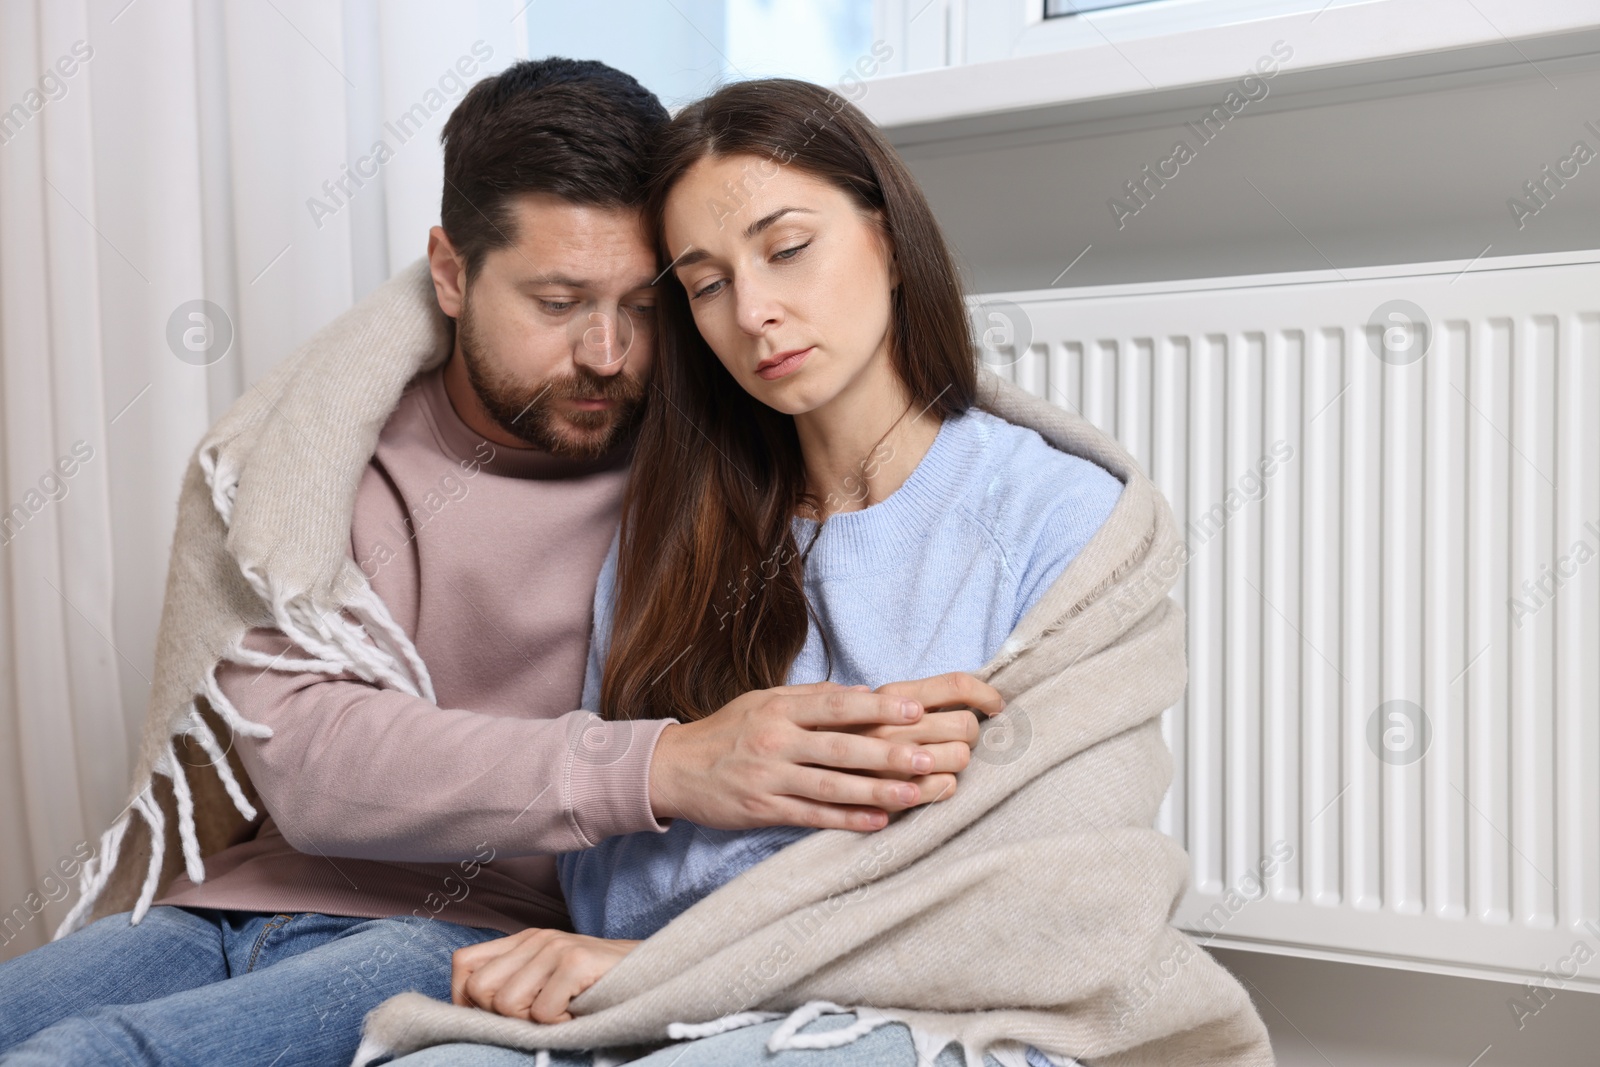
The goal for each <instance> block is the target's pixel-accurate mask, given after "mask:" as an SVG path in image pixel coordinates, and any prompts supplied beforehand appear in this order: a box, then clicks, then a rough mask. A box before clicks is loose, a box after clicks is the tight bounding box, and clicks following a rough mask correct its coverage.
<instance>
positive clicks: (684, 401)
mask: <svg viewBox="0 0 1600 1067" xmlns="http://www.w3.org/2000/svg"><path fill="white" fill-rule="evenodd" d="M745 154H748V155H751V156H754V157H757V158H758V159H759V160H761V161H762V164H763V168H764V169H765V170H766V171H767V173H771V167H772V165H773V164H777V165H782V166H793V167H798V168H799V169H800V170H801V171H804V172H805V173H806V174H808V175H810V176H812V177H816V178H820V179H823V180H825V181H829V182H831V183H832V184H833V185H835V186H836V187H837V188H839V189H840V190H842V191H844V192H845V193H847V194H848V195H849V196H851V197H852V198H853V199H854V200H855V202H856V205H857V206H858V207H859V208H860V209H862V210H863V211H864V212H874V213H876V216H877V218H878V219H880V220H881V225H882V228H883V230H884V232H885V234H886V236H887V237H888V241H889V248H890V249H891V250H892V252H893V255H894V257H895V264H896V267H897V269H898V272H899V284H898V285H897V286H896V287H895V290H894V293H893V314H892V318H891V324H890V345H889V349H890V359H891V362H892V366H893V367H894V369H895V371H896V373H897V374H899V376H900V380H901V381H902V382H904V383H905V386H906V389H907V392H908V393H909V394H910V401H911V406H910V407H909V408H908V410H915V411H919V412H920V411H923V410H927V411H931V412H933V413H935V414H936V415H938V416H939V417H940V418H941V419H942V418H945V417H948V416H950V415H953V414H956V413H959V412H962V411H965V410H967V409H968V408H969V407H971V406H972V404H973V403H974V399H975V396H976V393H977V372H976V360H975V356H974V350H973V348H972V343H971V338H970V335H969V333H968V327H967V317H966V310H965V305H964V304H963V302H962V299H961V287H960V284H959V282H958V280H957V277H956V271H955V266H954V264H953V262H952V260H951V256H950V252H949V249H948V247H947V246H946V244H945V241H944V236H943V235H942V234H941V233H940V230H939V226H938V224H937V223H936V222H935V221H934V217H933V212H932V211H931V210H930V209H929V207H928V202H927V200H926V199H925V198H924V197H923V195H922V191H921V189H919V188H918V187H917V184H916V182H915V180H914V179H913V178H912V177H911V174H910V172H909V171H907V169H906V167H905V164H904V163H903V162H901V160H900V157H899V156H898V155H897V154H896V153H895V151H894V149H893V148H892V147H891V146H890V145H889V143H888V142H887V141H886V140H885V139H884V137H883V135H882V134H881V133H880V132H879V131H878V129H877V128H876V127H875V126H873V125H872V123H871V122H870V121H869V120H868V119H867V118H866V116H864V115H863V114H862V113H861V112H860V111H859V110H857V109H856V107H855V106H854V105H853V104H851V103H849V102H848V101H846V100H844V99H843V98H842V97H840V96H838V95H837V94H835V93H833V92H830V91H829V90H827V89H823V88H821V87H819V86H816V85H812V84H810V83H808V82H802V81H793V80H789V79H770V80H763V81H747V82H740V83H736V84H734V85H730V86H727V87H725V88H723V89H721V90H719V91H718V92H716V93H714V94H712V95H711V96H709V97H707V98H706V99H704V100H702V101H700V102H699V103H696V104H692V105H690V106H689V107H687V108H685V109H684V110H683V111H682V112H680V113H679V114H678V115H677V117H676V118H674V119H673V120H672V123H671V125H670V126H669V127H668V128H667V130H666V132H665V134H664V135H663V139H662V141H661V143H660V146H659V148H658V152H657V157H656V165H655V168H654V172H653V178H652V180H651V183H650V185H649V188H648V194H647V202H646V215H647V219H648V221H649V223H650V225H651V226H652V227H653V229H654V232H655V234H656V237H657V255H658V257H659V265H660V266H661V267H662V268H663V269H666V268H667V267H668V265H669V264H670V263H671V262H672V253H671V251H670V250H669V249H667V248H666V247H665V245H664V238H663V237H662V224H661V220H662V211H663V208H664V206H665V203H666V199H667V195H668V194H669V193H670V192H671V191H672V188H673V186H675V185H676V184H677V182H678V181H679V180H680V179H681V178H682V177H683V175H684V174H685V173H686V172H687V171H688V170H689V168H690V167H692V166H693V165H694V164H695V163H697V162H699V161H700V160H701V159H704V158H706V157H708V156H709V157H713V158H723V157H726V156H731V155H745ZM754 169H755V168H752V170H754ZM755 180H757V181H759V180H760V179H759V178H756V179H755ZM731 203H733V201H730V204H731ZM730 210H731V209H730ZM660 284H661V289H662V292H661V298H660V300H659V303H658V309H659V310H658V312H657V314H658V315H659V317H660V318H659V326H660V328H659V330H658V331H657V336H658V338H659V340H658V348H657V353H656V359H655V363H654V367H653V368H652V371H651V379H652V390H651V392H652V395H651V397H650V400H649V404H648V407H647V411H646V413H645V416H644V421H643V424H642V425H641V427H640V430H639V436H638V438H637V441H636V444H635V448H634V459H633V472H632V476H631V478H630V479H629V483H628V488H627V491H626V493H625V495H624V498H623V509H622V542H621V554H620V558H619V560H618V567H617V583H616V592H615V599H614V604H615V614H614V617H613V622H612V630H611V645H610V650H609V652H608V653H607V656H606V661H605V669H604V672H603V675H602V679H603V680H602V684H601V700H600V703H601V712H602V715H603V716H604V717H606V718H608V719H647V718H665V717H673V718H677V719H679V720H681V721H685V722H687V721H691V720H694V719H701V718H704V717H705V716H707V715H710V714H711V713H712V712H714V711H716V710H717V709H718V708H720V707H722V706H723V705H724V704H726V703H727V702H728V701H730V700H732V699H734V698H735V697H737V696H739V695H740V694H741V693H745V692H747V691H749V690H752V689H768V688H771V687H773V686H779V685H783V684H785V682H786V681H787V678H788V674H789V669H790V667H791V666H792V665H793V663H794V660H795V657H796V656H798V655H799V653H800V649H801V647H802V646H803V645H804V644H805V639H806V630H807V620H808V618H809V615H810V606H809V605H808V603H807V600H806V595H805V589H804V586H803V584H802V575H803V569H802V568H803V565H804V560H803V559H802V556H801V551H800V548H799V546H797V545H796V543H795V538H794V535H793V531H792V528H791V525H790V520H791V518H792V517H793V516H794V515H796V514H797V513H799V510H800V509H801V508H802V506H805V505H810V506H811V507H815V505H816V502H815V501H813V500H811V499H810V498H809V497H808V495H807V493H806V484H805V470H804V466H803V463H802V459H801V453H800V443H799V438H798V437H797V435H796V432H795V426H794V419H793V418H792V417H791V416H789V415H786V414H783V413H781V412H778V411H775V410H773V409H772V408H769V407H767V406H766V405H765V404H762V403H761V402H760V401H758V400H756V399H755V398H754V397H752V396H751V395H750V394H749V393H747V392H745V390H744V388H743V387H742V386H740V385H739V383H738V382H737V381H736V380H735V379H734V378H733V377H732V376H731V375H730V374H729V373H728V372H727V370H726V369H725V368H724V367H723V366H722V363H721V361H720V360H718V359H717V356H716V354H715V353H714V352H712V351H711V349H710V347H709V346H708V345H707V344H706V343H705V340H704V339H703V338H702V337H701V336H700V333H699V331H698V330H697V329H696V328H695V323H694V317H693V315H692V314H691V312H690V310H689V302H688V297H687V294H686V293H685V292H684V290H683V287H682V286H681V285H680V284H679V283H678V281H677V279H676V277H675V276H674V275H673V274H672V273H671V271H670V270H667V273H666V274H665V276H664V277H663V278H662V280H661V283H660ZM862 459H863V461H865V460H867V459H868V457H865V456H863V457H862Z"/></svg>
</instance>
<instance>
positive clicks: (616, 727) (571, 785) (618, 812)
mask: <svg viewBox="0 0 1600 1067" xmlns="http://www.w3.org/2000/svg"><path fill="white" fill-rule="evenodd" d="M677 722H678V720H677V719H624V720H619V721H616V722H607V721H606V720H605V719H602V718H600V717H599V716H598V715H593V714H592V713H591V715H590V717H589V719H587V720H586V721H584V723H583V726H582V727H581V728H580V730H579V731H578V734H577V736H576V737H574V738H573V741H572V744H571V746H570V749H569V751H568V754H567V796H568V797H570V798H571V802H572V820H573V824H574V826H575V827H576V829H577V831H578V835H579V836H580V837H581V838H583V839H584V841H585V842H586V844H585V846H584V847H586V848H592V847H593V846H594V845H597V844H599V843H600V842H601V841H604V840H605V839H606V838H608V837H614V836H616V835H617V834H631V833H637V832H639V831H642V830H649V831H653V832H655V833H658V834H659V833H665V832H666V830H667V824H666V823H663V822H661V821H659V820H658V819H657V818H656V817H655V813H654V812H652V811H651V808H650V760H651V759H652V757H653V756H654V755H655V750H656V742H657V741H659V740H660V739H661V731H662V730H665V729H666V728H667V727H668V726H671V725H673V724H675V723H677Z"/></svg>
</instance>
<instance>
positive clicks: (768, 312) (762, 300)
mask: <svg viewBox="0 0 1600 1067" xmlns="http://www.w3.org/2000/svg"><path fill="white" fill-rule="evenodd" d="M734 297H735V299H736V301H737V311H736V312H735V314H736V315H737V317H738V320H739V328H740V329H742V330H743V331H744V332H745V333H748V334H750V335H751V336H759V335H761V334H763V333H766V332H767V331H768V330H769V329H771V328H772V327H774V326H777V325H778V324H780V323H781V322H783V309H782V307H781V306H780V305H779V304H778V302H777V301H776V300H774V299H772V297H771V295H770V294H768V293H766V292H765V291H763V290H762V289H761V287H760V286H759V285H756V284H754V283H741V284H739V285H736V286H735V287H734Z"/></svg>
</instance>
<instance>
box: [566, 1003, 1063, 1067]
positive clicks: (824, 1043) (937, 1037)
mask: <svg viewBox="0 0 1600 1067" xmlns="http://www.w3.org/2000/svg"><path fill="white" fill-rule="evenodd" d="M851 1014H853V1015H854V1016H855V1017H856V1021H855V1022H853V1023H851V1024H850V1025H849V1026H841V1027H838V1028H836V1029H833V1030H822V1031H818V1032H816V1033H809V1034H803V1033H801V1032H800V1031H801V1030H802V1029H804V1028H805V1027H806V1026H807V1024H809V1023H811V1022H813V1021H815V1020H816V1019H818V1018H820V1017H821V1016H823V1015H851ZM779 1018H781V1019H783V1023H782V1024H781V1025H779V1026H778V1027H777V1029H775V1030H773V1032H772V1034H771V1036H769V1037H768V1038H767V1051H768V1052H772V1053H777V1052H782V1051H784V1050H785V1049H825V1048H841V1047H843V1046H845V1045H848V1044H850V1043H852V1042H854V1041H855V1040H856V1039H857V1038H859V1037H861V1036H862V1035H863V1034H868V1033H871V1032H872V1031H873V1030H876V1029H877V1028H878V1027H880V1026H882V1025H884V1024H885V1023H891V1022H898V1023H901V1024H902V1025H904V1026H905V1027H906V1028H907V1029H908V1030H910V1031H911V1043H912V1047H913V1048H914V1049H915V1050H916V1054H917V1067H933V1064H934V1062H935V1061H936V1060H937V1059H938V1057H939V1054H940V1053H941V1052H943V1051H944V1049H945V1047H946V1046H947V1045H949V1044H950V1043H951V1042H952V1041H954V1042H956V1043H957V1044H959V1045H960V1046H961V1053H962V1059H963V1060H964V1061H965V1063H966V1067H984V1058H985V1057H986V1056H989V1057H993V1058H994V1060H995V1061H996V1062H997V1063H999V1064H1000V1065H1001V1067H1035V1060H1034V1058H1033V1057H1031V1056H1029V1054H1028V1051H1027V1050H1028V1047H1029V1046H1027V1045H1025V1044H1023V1043H1022V1042H1020V1041H1003V1042H996V1043H995V1044H993V1045H990V1046H989V1047H988V1048H986V1049H979V1048H974V1047H973V1046H971V1045H969V1044H968V1043H966V1042H964V1041H962V1040H961V1039H960V1038H959V1037H957V1036H955V1035H954V1034H944V1033H935V1032H933V1031H930V1030H926V1029H923V1028H922V1027H919V1026H914V1025H912V1024H911V1023H909V1022H906V1021H905V1020H903V1019H897V1018H895V1016H894V1013H893V1012H888V1011H882V1010H880V1009H878V1008H873V1007H870V1006H868V1005H864V1004H861V1005H856V1006H854V1007H842V1006H840V1005H838V1004H835V1003H833V1002H832V1001H830V1000H813V1001H809V1002H807V1003H805V1004H802V1005H800V1007H798V1008H795V1009H794V1010H793V1011H791V1012H789V1013H788V1014H787V1015H785V1014H784V1013H783V1012H781V1011H743V1012H735V1013H734V1014H731V1015H724V1016H722V1017H721V1018H718V1019H712V1020H710V1021H708V1022H703V1023H676V1022H675V1023H671V1024H670V1025H668V1027H667V1036H668V1037H671V1038H675V1039H684V1040H694V1039H697V1038H702V1037H710V1036H712V1035H714V1034H721V1033H726V1032H727V1031H729V1030H737V1029H740V1028H741V1027H745V1026H753V1025H755V1024H756V1023H762V1022H770V1021H771V1020H773V1019H779ZM1034 1052H1035V1053H1036V1054H1037V1056H1038V1057H1040V1058H1042V1060H1043V1061H1044V1062H1045V1063H1048V1064H1052V1065H1054V1067H1079V1065H1078V1061H1077V1060H1075V1059H1072V1058H1071V1057H1066V1056H1056V1055H1052V1054H1050V1053H1047V1052H1044V1051H1043V1050H1040V1049H1035V1050H1034ZM597 1063H598V1061H597Z"/></svg>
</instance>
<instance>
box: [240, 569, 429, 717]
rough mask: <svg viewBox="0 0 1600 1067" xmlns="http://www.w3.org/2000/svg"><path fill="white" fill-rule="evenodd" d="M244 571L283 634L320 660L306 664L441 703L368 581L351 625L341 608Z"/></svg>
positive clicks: (354, 604) (355, 598)
mask: <svg viewBox="0 0 1600 1067" xmlns="http://www.w3.org/2000/svg"><path fill="white" fill-rule="evenodd" d="M240 572H241V573H242V574H243V575H244V578H245V580H246V581H247V582H249V583H250V587H251V588H252V589H254V590H255V592H256V595H257V596H259V597H260V598H261V599H262V601H263V602H265V603H266V604H267V605H268V606H269V608H270V609H271V611H272V619H273V622H274V624H275V625H276V626H277V628H278V630H279V631H281V632H282V633H283V635H284V636H285V637H287V638H288V639H289V640H290V641H292V642H294V643H295V644H296V645H298V646H300V647H301V648H303V649H305V650H306V651H307V652H310V653H311V654H312V655H313V656H315V657H317V658H316V660H315V661H304V660H303V661H300V662H301V663H310V662H317V663H319V664H326V665H327V666H329V667H334V666H337V667H338V668H339V669H340V670H348V671H350V672H351V673H352V674H355V675H356V676H357V677H359V678H361V679H362V680H363V681H367V682H381V683H384V684H386V685H388V686H389V687H390V688H393V689H398V690H399V691H400V692H402V693H406V694H408V695H410V696H414V697H425V698H426V699H428V700H430V701H432V700H436V699H437V698H436V697H435V696H434V694H433V682H432V680H431V679H430V678H429V676H428V672H427V669H426V668H425V667H423V665H422V659H421V657H420V656H418V655H417V652H416V649H415V648H414V647H413V646H412V645H411V640H410V639H409V638H408V637H406V635H405V632H404V631H402V630H401V629H400V627H399V626H398V625H397V624H396V623H395V621H394V618H393V616H391V615H390V614H389V610H388V608H386V607H384V606H383V601H382V600H381V599H380V598H379V597H378V594H377V593H376V592H375V591H374V590H373V588H372V586H371V585H369V584H366V583H364V582H363V583H362V584H361V586H360V588H358V589H357V590H356V592H355V593H354V594H352V595H351V596H350V597H349V598H348V599H347V601H346V602H345V604H344V605H343V607H345V608H348V609H350V611H351V613H352V614H353V615H355V616H356V620H357V621H355V622H352V621H351V620H350V619H347V618H345V616H344V612H343V611H342V610H340V609H338V608H322V609H319V608H318V607H317V605H316V604H315V603H313V601H312V599H311V597H310V596H309V595H308V594H305V593H285V592H281V591H279V590H276V589H273V588H272V587H271V585H270V584H269V583H268V581H267V579H266V578H265V577H264V576H263V575H262V573H261V571H260V570H259V568H256V567H252V566H244V567H241V568H240ZM396 649H401V650H403V652H402V655H401V656H400V657H396V655H395V650H396ZM402 658H403V659H404V660H405V661H406V663H407V664H408V665H409V666H410V668H411V671H412V672H413V673H414V677H415V679H416V680H415V681H413V679H412V678H411V677H408V676H407V674H406V672H405V671H404V670H402V669H401V665H400V659H402Z"/></svg>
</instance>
